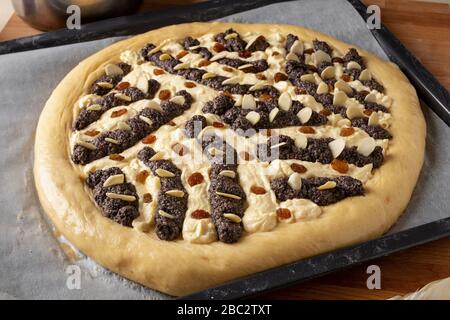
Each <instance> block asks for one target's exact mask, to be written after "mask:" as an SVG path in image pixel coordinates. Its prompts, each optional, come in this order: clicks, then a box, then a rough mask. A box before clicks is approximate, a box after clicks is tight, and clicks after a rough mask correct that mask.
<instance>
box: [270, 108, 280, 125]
mask: <svg viewBox="0 0 450 320" xmlns="http://www.w3.org/2000/svg"><path fill="white" fill-rule="evenodd" d="M278 112H280V109H278V108H273V109H272V110H270V113H269V121H270V122H273V120H275V118H276V117H277V114H278Z"/></svg>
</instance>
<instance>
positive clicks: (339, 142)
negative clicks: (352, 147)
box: [328, 138, 345, 158]
mask: <svg viewBox="0 0 450 320" xmlns="http://www.w3.org/2000/svg"><path fill="white" fill-rule="evenodd" d="M328 147H329V148H330V150H331V154H332V155H333V158H337V157H339V155H340V154H341V153H342V151H344V149H345V140H344V139H341V138H338V139H335V140H333V141H331V142H330V143H329V144H328Z"/></svg>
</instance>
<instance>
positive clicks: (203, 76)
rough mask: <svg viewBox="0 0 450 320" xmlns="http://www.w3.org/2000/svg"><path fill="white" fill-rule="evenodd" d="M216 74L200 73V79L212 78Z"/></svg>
mask: <svg viewBox="0 0 450 320" xmlns="http://www.w3.org/2000/svg"><path fill="white" fill-rule="evenodd" d="M215 76H216V74H215V73H214V72H207V73H205V74H204V75H202V79H203V80H206V79H211V78H214V77H215Z"/></svg>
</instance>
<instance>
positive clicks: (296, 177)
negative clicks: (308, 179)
mask: <svg viewBox="0 0 450 320" xmlns="http://www.w3.org/2000/svg"><path fill="white" fill-rule="evenodd" d="M288 184H289V185H290V186H291V188H292V189H294V190H300V189H301V188H302V176H301V175H300V174H299V173H296V172H294V173H293V174H291V175H290V176H289V179H288Z"/></svg>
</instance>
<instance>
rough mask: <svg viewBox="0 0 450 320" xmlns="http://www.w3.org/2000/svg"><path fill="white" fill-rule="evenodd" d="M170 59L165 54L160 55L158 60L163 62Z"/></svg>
mask: <svg viewBox="0 0 450 320" xmlns="http://www.w3.org/2000/svg"><path fill="white" fill-rule="evenodd" d="M171 58H172V57H171V56H170V55H169V54H167V53H163V54H162V55H160V56H159V60H161V61H164V60H170V59H171Z"/></svg>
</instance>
